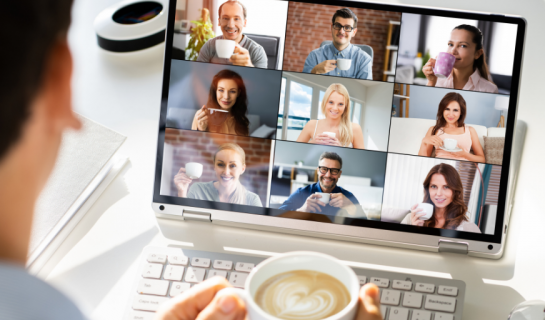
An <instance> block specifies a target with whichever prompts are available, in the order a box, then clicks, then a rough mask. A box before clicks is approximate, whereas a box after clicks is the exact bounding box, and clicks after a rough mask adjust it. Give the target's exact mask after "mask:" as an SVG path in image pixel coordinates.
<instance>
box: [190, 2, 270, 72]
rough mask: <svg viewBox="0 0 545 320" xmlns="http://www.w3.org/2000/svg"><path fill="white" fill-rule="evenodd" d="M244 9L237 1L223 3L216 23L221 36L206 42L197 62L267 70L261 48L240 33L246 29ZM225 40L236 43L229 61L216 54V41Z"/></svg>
mask: <svg viewBox="0 0 545 320" xmlns="http://www.w3.org/2000/svg"><path fill="white" fill-rule="evenodd" d="M246 14H247V13H246V7H245V6H244V5H243V4H242V3H241V2H240V1H237V0H229V1H227V2H225V3H223V4H222V5H221V6H220V7H219V10H218V23H219V26H220V28H221V32H222V33H223V35H221V36H218V37H215V38H213V39H210V40H208V42H206V43H205V44H204V45H203V46H202V48H201V51H200V52H199V57H198V58H197V61H200V62H212V63H220V64H233V65H236V66H244V67H256V68H264V69H266V68H267V54H266V53H265V49H263V47H262V46H260V45H259V44H257V42H255V41H253V40H252V39H250V38H248V36H246V35H244V34H243V33H242V29H243V28H244V27H246ZM217 39H227V40H233V41H235V42H236V47H235V52H234V54H233V55H232V56H231V58H229V59H223V58H220V57H218V55H217V54H216V40H217Z"/></svg>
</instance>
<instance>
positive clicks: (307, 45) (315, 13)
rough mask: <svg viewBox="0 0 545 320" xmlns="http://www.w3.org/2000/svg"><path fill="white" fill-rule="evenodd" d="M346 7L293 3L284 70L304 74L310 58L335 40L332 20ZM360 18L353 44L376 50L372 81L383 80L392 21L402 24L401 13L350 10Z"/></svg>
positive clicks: (289, 10) (290, 10)
mask: <svg viewBox="0 0 545 320" xmlns="http://www.w3.org/2000/svg"><path fill="white" fill-rule="evenodd" d="M342 8H343V7H337V6H327V5H319V4H307V3H300V2H290V3H289V9H288V23H287V28H286V44H285V48H286V49H285V51H284V70H286V71H297V72H302V71H303V67H304V65H305V59H306V58H307V56H308V54H309V53H310V52H311V51H312V50H314V49H316V48H319V47H320V44H321V43H322V42H323V41H325V40H332V37H331V18H332V17H333V14H335V11H337V10H338V9H342ZM350 10H352V11H353V12H354V13H355V14H356V16H357V17H358V25H357V27H358V32H357V33H356V36H355V37H354V38H352V40H351V43H353V44H367V45H370V46H371V47H373V52H374V58H373V79H375V80H382V74H383V68H384V54H385V49H386V45H387V44H386V41H387V40H388V26H389V21H390V20H394V21H401V13H399V12H390V11H379V10H369V9H356V8H350Z"/></svg>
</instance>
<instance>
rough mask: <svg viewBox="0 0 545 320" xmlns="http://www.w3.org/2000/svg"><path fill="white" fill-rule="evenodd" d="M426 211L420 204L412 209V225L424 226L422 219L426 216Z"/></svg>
mask: <svg viewBox="0 0 545 320" xmlns="http://www.w3.org/2000/svg"><path fill="white" fill-rule="evenodd" d="M425 215H426V213H425V212H424V210H422V209H421V208H419V207H418V203H417V204H415V205H414V206H412V207H411V225H413V226H420V227H422V226H424V220H420V217H423V216H425Z"/></svg>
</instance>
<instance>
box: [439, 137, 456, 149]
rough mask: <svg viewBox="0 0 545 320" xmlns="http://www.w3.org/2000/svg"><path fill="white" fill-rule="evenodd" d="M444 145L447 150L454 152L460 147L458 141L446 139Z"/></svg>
mask: <svg viewBox="0 0 545 320" xmlns="http://www.w3.org/2000/svg"><path fill="white" fill-rule="evenodd" d="M443 145H444V146H445V149H448V150H453V149H456V146H458V141H456V139H445V140H443Z"/></svg>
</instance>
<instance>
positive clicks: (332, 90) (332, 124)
mask: <svg viewBox="0 0 545 320" xmlns="http://www.w3.org/2000/svg"><path fill="white" fill-rule="evenodd" d="M321 110H322V113H323V114H324V115H325V119H323V120H310V121H309V122H308V123H307V124H306V125H305V127H304V128H303V130H302V131H301V133H300V134H299V137H298V138H297V142H308V143H316V144H325V145H330V146H338V147H349V148H358V149H363V148H364V146H363V132H362V130H361V127H360V125H359V124H357V123H354V122H351V121H350V95H349V93H348V90H347V89H346V87H345V86H343V85H342V84H340V83H333V84H332V85H330V86H329V88H327V90H326V92H325V94H324V98H323V99H322V105H321ZM325 132H327V133H328V134H326V133H325ZM331 133H333V134H334V135H332V134H331Z"/></svg>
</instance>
